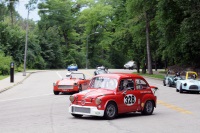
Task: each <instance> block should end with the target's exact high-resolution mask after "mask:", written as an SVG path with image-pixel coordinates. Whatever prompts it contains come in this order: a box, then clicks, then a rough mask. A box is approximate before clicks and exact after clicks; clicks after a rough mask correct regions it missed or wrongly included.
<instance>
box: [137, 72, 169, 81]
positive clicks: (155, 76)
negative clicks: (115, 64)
mask: <svg viewBox="0 0 200 133" xmlns="http://www.w3.org/2000/svg"><path fill="white" fill-rule="evenodd" d="M135 74H138V75H141V76H146V77H151V78H157V79H164V77H165V75H164V74H162V73H160V72H159V73H158V74H148V73H146V74H143V73H135Z"/></svg>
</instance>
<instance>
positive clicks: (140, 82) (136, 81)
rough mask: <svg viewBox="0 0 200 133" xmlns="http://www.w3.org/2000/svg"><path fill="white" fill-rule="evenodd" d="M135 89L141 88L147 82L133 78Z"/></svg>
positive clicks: (144, 86) (145, 86) (145, 85)
mask: <svg viewBox="0 0 200 133" xmlns="http://www.w3.org/2000/svg"><path fill="white" fill-rule="evenodd" d="M135 84H136V89H137V90H142V89H146V88H147V87H148V84H147V83H146V82H145V81H144V80H142V79H135Z"/></svg>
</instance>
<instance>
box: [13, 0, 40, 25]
mask: <svg viewBox="0 0 200 133" xmlns="http://www.w3.org/2000/svg"><path fill="white" fill-rule="evenodd" d="M28 1H29V0H19V2H18V4H16V6H15V9H16V11H18V13H19V14H20V15H21V16H22V18H27V14H28V10H27V9H26V7H25V4H27V3H28ZM38 1H39V0H38ZM29 19H33V21H38V20H40V17H39V15H38V9H37V8H36V9H35V10H33V11H30V14H29Z"/></svg>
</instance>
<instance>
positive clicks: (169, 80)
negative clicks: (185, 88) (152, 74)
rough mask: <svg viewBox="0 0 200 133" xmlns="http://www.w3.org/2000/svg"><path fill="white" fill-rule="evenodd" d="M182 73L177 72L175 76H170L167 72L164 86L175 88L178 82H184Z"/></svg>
mask: <svg viewBox="0 0 200 133" xmlns="http://www.w3.org/2000/svg"><path fill="white" fill-rule="evenodd" d="M182 79H183V78H182V77H181V75H180V73H179V72H177V73H176V74H175V76H170V75H169V72H167V74H166V76H165V78H164V79H163V85H164V86H168V87H173V86H174V87H175V86H176V82H177V80H182Z"/></svg>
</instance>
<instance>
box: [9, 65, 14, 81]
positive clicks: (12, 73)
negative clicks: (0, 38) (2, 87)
mask: <svg viewBox="0 0 200 133" xmlns="http://www.w3.org/2000/svg"><path fill="white" fill-rule="evenodd" d="M10 82H11V83H13V82H14V62H11V63H10Z"/></svg>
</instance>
